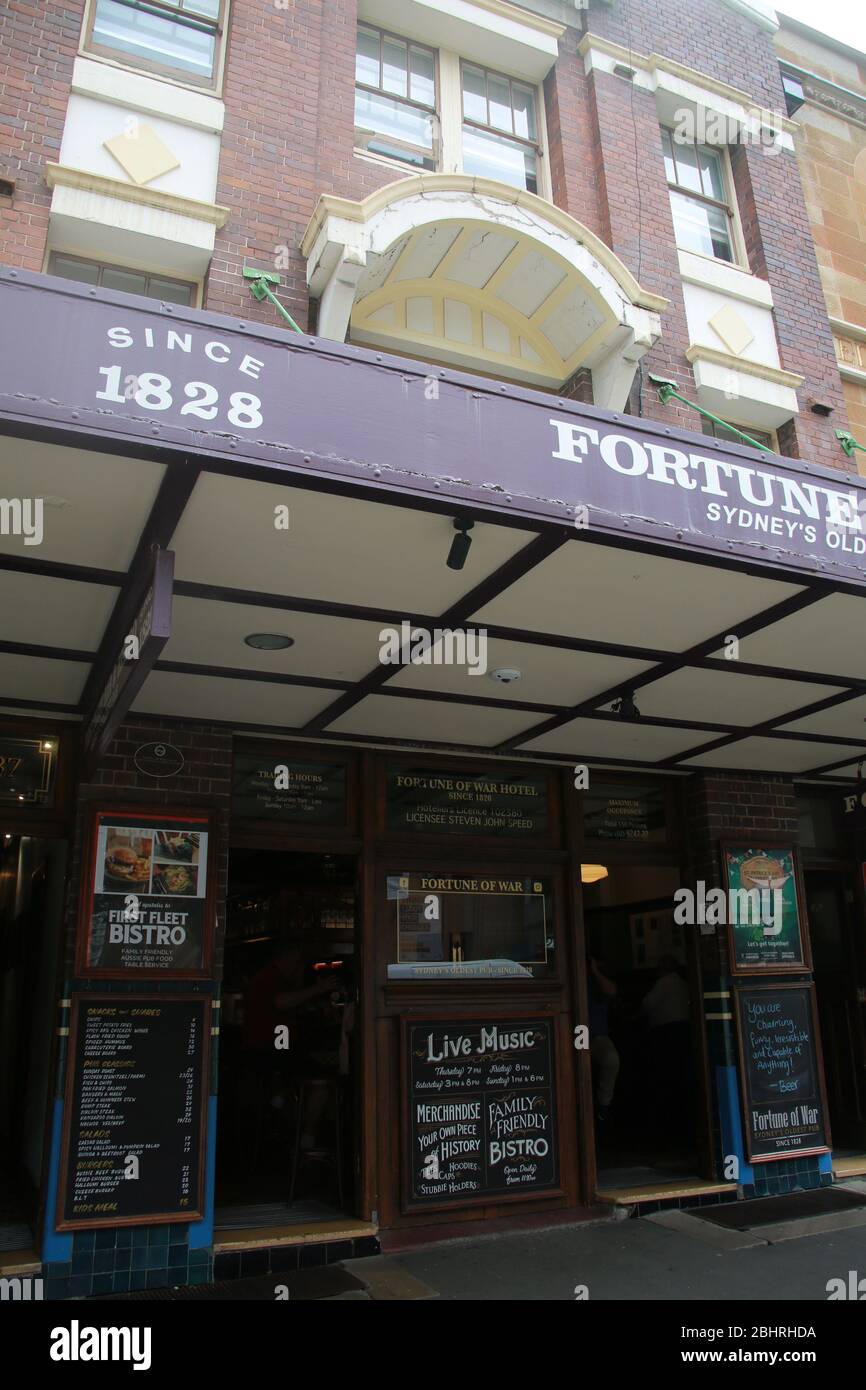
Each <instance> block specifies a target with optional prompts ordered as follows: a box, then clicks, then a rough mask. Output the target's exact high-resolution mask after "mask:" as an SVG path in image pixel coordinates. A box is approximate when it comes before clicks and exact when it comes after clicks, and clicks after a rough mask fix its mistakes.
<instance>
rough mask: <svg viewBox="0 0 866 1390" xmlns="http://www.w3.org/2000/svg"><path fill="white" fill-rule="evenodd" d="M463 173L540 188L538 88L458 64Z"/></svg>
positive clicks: (519, 186) (534, 188) (530, 189)
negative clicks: (461, 90)
mask: <svg viewBox="0 0 866 1390" xmlns="http://www.w3.org/2000/svg"><path fill="white" fill-rule="evenodd" d="M462 76H463V172H464V174H476V175H478V176H479V177H483V178H488V179H498V180H499V182H500V183H509V184H512V185H513V186H514V187H515V188H525V189H527V190H528V191H529V192H530V193H537V192H538V183H539V179H538V166H539V155H540V146H539V143H538V112H537V109H536V90H535V88H534V87H530V86H528V85H527V84H526V83H525V82H516V81H514V80H513V79H512V78H510V77H503V76H501V75H500V74H499V73H495V72H489V71H488V70H487V69H486V68H480V67H476V66H475V65H474V64H472V63H463V64H462Z"/></svg>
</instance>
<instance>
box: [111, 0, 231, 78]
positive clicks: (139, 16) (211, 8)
mask: <svg viewBox="0 0 866 1390" xmlns="http://www.w3.org/2000/svg"><path fill="white" fill-rule="evenodd" d="M225 8H226V0H95V4H94V6H93V10H92V15H91V24H90V33H89V35H88V47H89V48H90V49H91V50H92V51H93V52H95V53H104V54H105V55H106V56H107V57H111V58H119V59H120V60H121V61H123V60H124V59H125V61H126V62H128V63H130V64H131V65H132V66H133V67H137V68H146V69H147V70H148V71H156V72H160V73H165V74H166V75H168V74H170V75H171V76H173V77H177V78H179V79H180V80H182V81H185V82H194V83H197V84H200V85H201V86H205V87H212V86H213V85H214V84H215V82H216V74H217V67H218V61H219V51H220V44H221V40H222V33H223V20H224V17H225Z"/></svg>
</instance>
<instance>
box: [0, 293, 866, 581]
mask: <svg viewBox="0 0 866 1390" xmlns="http://www.w3.org/2000/svg"><path fill="white" fill-rule="evenodd" d="M0 319H2V321H3V322H4V326H5V328H6V333H5V341H6V343H7V344H8V345H9V346H8V347H7V349H6V351H5V352H4V353H3V360H2V362H0V418H5V419H6V420H8V421H12V422H14V423H15V424H16V425H18V426H19V427H20V426H21V425H22V424H24V425H25V426H26V425H27V424H33V425H38V426H40V427H43V428H44V427H45V426H46V424H48V425H52V424H53V425H55V426H56V427H57V428H58V429H62V430H64V431H67V432H68V431H70V430H71V431H74V432H76V433H81V434H84V435H87V434H91V435H94V436H98V437H99V438H102V439H104V438H114V439H117V440H118V441H129V440H138V441H139V442H140V443H142V444H143V445H145V446H146V447H147V448H148V450H156V451H160V450H163V449H170V450H173V451H174V452H175V453H176V454H178V455H184V456H197V455H198V456H202V457H203V458H205V459H218V460H222V461H226V460H227V461H229V463H230V467H233V468H235V469H236V470H237V471H238V472H240V473H242V472H243V471H244V468H245V467H247V466H249V465H255V466H258V467H259V468H264V469H268V468H269V467H272V468H274V469H275V470H277V472H278V476H279V477H280V478H283V477H284V472H283V470H285V468H286V467H287V466H288V467H290V468H291V469H292V470H293V471H294V472H297V473H299V474H304V473H308V474H310V475H312V476H315V477H317V478H320V479H330V480H332V481H333V483H334V484H335V485H336V486H338V487H341V488H343V489H344V490H348V491H351V490H352V489H353V488H357V487H363V488H366V489H368V490H374V491H375V492H376V494H377V495H382V494H384V495H385V496H387V493H388V491H389V489H395V488H396V489H399V490H400V491H401V492H404V493H408V494H413V495H415V496H418V497H421V498H424V497H427V498H436V499H437V501H438V502H439V503H441V502H442V501H443V499H449V500H451V501H454V502H462V503H464V504H467V505H469V504H473V503H475V504H477V505H478V506H479V507H480V508H482V509H483V510H486V511H491V512H494V513H495V512H497V511H500V512H503V513H507V514H508V515H509V517H512V518H513V517H518V518H526V519H528V520H531V521H533V522H536V523H540V524H545V523H556V524H559V525H568V526H573V525H574V523H575V521H576V520H580V519H581V517H583V516H584V515H585V518H586V522H585V524H586V526H587V528H588V529H589V531H590V533H591V532H592V531H593V530H594V531H597V532H598V533H599V534H600V535H614V536H617V537H621V538H626V537H627V538H629V539H634V538H637V539H642V540H646V541H648V542H650V543H656V544H663V545H665V546H666V547H668V548H669V549H671V550H672V551H673V552H675V553H679V552H682V553H683V555H684V557H686V558H687V556H688V552H689V551H690V550H697V551H700V552H703V553H706V554H714V553H715V554H723V555H724V556H725V557H727V558H730V557H731V556H733V557H739V558H741V559H743V560H748V561H751V562H753V563H754V562H756V561H757V562H770V563H772V564H774V565H777V566H779V567H781V568H784V569H785V570H787V571H793V572H798V571H799V572H802V571H806V572H808V573H827V574H830V575H833V576H836V577H839V578H842V579H845V580H846V581H847V582H849V583H853V584H856V585H860V586H862V585H866V569H864V557H866V486H864V482H863V479H862V478H859V477H858V475H857V474H855V473H846V472H843V471H841V470H839V471H836V470H831V469H822V468H819V467H816V466H814V465H807V464H804V463H801V462H800V461H798V460H793V459H776V458H772V459H768V458H767V457H766V456H765V455H762V454H760V453H759V452H758V451H757V450H754V449H749V448H743V447H740V446H738V445H734V444H728V443H727V442H725V443H721V442H720V441H718V440H708V439H706V438H704V437H703V436H702V435H698V434H693V433H690V432H678V433H674V432H672V431H671V430H670V428H666V427H665V425H664V423H663V422H655V421H652V420H645V419H641V420H639V421H638V420H634V419H632V418H630V417H628V416H622V415H616V414H611V413H610V412H607V411H603V410H598V409H596V408H595V407H593V406H586V405H583V404H581V403H578V402H574V401H567V400H559V399H556V398H552V397H550V396H545V395H543V394H542V393H540V392H535V391H531V390H529V389H527V388H523V387H513V386H512V387H505V386H504V385H496V384H495V383H491V382H489V381H485V380H483V379H481V378H476V377H471V376H467V375H463V374H460V373H458V372H450V371H449V372H447V373H440V377H439V378H437V387H438V389H437V397H436V399H435V400H431V399H430V398H429V393H426V392H425V382H426V380H427V379H428V378H427V369H426V368H425V367H424V365H423V364H418V363H417V362H408V361H403V360H401V359H398V358H389V360H388V361H387V362H382V361H380V360H377V358H376V355H375V354H374V353H372V352H365V351H364V350H363V349H360V350H359V349H357V348H347V347H345V346H343V345H342V344H337V343H331V342H325V341H324V340H321V339H315V338H309V337H305V336H302V335H297V334H289V333H286V332H284V331H280V330H275V329H270V328H267V327H265V326H263V325H256V328H255V331H254V332H253V331H251V330H250V327H249V325H248V324H241V323H239V322H238V321H236V320H231V319H227V318H223V317H221V316H218V315H214V314H208V313H202V312H200V311H196V310H192V309H181V308H179V306H177V305H171V306H163V307H162V308H158V307H156V306H150V305H147V306H144V307H143V306H142V303H141V301H140V300H137V299H136V298H135V297H134V296H131V295H121V294H116V293H113V292H108V291H94V290H93V289H92V288H89V287H85V286H79V285H76V284H74V282H71V281H70V282H63V283H62V285H58V283H57V282H56V281H53V280H50V279H48V278H47V277H44V276H39V275H33V274H30V273H28V272H24V271H17V270H16V271H9V270H4V271H0ZM407 439H411V440H412V448H411V450H408V451H407V449H406V440H407Z"/></svg>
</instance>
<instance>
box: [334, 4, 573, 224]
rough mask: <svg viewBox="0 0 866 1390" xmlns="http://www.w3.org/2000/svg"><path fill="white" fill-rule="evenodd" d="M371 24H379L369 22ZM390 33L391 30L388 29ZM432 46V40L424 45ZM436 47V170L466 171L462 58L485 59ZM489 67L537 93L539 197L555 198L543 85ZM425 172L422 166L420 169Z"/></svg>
mask: <svg viewBox="0 0 866 1390" xmlns="http://www.w3.org/2000/svg"><path fill="white" fill-rule="evenodd" d="M359 23H361V24H367V23H368V21H367V20H363V19H362V20H359ZM370 27H372V28H375V27H377V26H375V25H373V24H372V23H370ZM388 32H389V33H391V32H392V31H391V30H389V31H388ZM393 32H394V37H395V38H399V39H403V40H404V41H406V42H409V43H412V42H416V40H413V39H412V37H411V36H410V35H406V34H401V33H398V32H396V31H393ZM424 46H425V47H428V48H429V47H430V45H429V44H426V45H424ZM435 51H436V55H437V59H438V62H437V79H438V80H437V90H436V100H437V110H436V116H437V122H438V126H439V141H438V161H437V168H436V172H437V173H439V174H462V173H463V79H462V75H461V68H460V64H461V61H465V62H467V63H469V65H470V66H473V67H478V66H481V67H483V66H484V64H483V63H479V62H478V60H476V59H473V58H465V59H464V58H463V55H462V54H460V53H457V52H455V51H454V50H452V49H447V48H440V49H438V50H435ZM490 71H492V72H495V73H497V74H501V75H502V76H503V77H510V78H511V79H512V80H513V81H515V82H520V83H521V84H522V85H523V86H525V87H532V88H534V90H535V95H536V116H537V120H538V193H537V194H536V195H535V196H536V197H539V198H543V199H545V200H546V201H547V202H551V201H552V181H551V176H550V157H549V153H548V140H547V111H546V108H545V102H544V86H543V84H542V83H541V82H532V81H531V80H530V79H529V78H527V77H525V76H523V75H522V74H521V73H519V72H509V71H507V70H506V69H504V68H497V67H491V69H490ZM354 153H355V158H356V159H363V160H365V161H366V162H368V163H371V164H381V165H383V166H384V167H385V168H388V169H399V170H401V171H402V173H403V175H404V176H405V177H408V178H411V177H412V176H413V174H414V173H415V172H416V171H414V170H413V169H412V166H411V165H409V164H405V163H404V162H403V161H402V160H399V159H389V158H388V157H387V155H378V154H369V153H368V152H367V151H366V150H362V149H359V148H358V147H357V146H356V147H355V151H354ZM417 172H418V173H420V174H421V175H422V176H423V172H424V171H423V170H419V171H417ZM509 186H510V185H509Z"/></svg>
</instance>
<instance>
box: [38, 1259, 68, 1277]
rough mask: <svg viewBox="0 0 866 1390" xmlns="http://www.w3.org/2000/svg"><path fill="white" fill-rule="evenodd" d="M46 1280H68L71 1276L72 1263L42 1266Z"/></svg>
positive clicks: (64, 1262)
mask: <svg viewBox="0 0 866 1390" xmlns="http://www.w3.org/2000/svg"><path fill="white" fill-rule="evenodd" d="M44 1271H45V1278H46V1279H68V1278H69V1277H70V1275H71V1274H72V1263H71V1261H70V1262H69V1263H67V1262H66V1261H63V1262H57V1261H55V1262H53V1263H50V1264H47V1265H45V1266H44Z"/></svg>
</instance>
